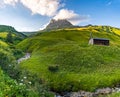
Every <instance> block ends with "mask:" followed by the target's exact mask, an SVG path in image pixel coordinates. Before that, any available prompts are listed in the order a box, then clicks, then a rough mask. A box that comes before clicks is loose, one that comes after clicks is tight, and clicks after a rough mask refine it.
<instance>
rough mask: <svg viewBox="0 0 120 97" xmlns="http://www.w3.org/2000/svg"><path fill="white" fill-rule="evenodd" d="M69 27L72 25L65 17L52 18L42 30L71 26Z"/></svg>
mask: <svg viewBox="0 0 120 97" xmlns="http://www.w3.org/2000/svg"><path fill="white" fill-rule="evenodd" d="M71 27H74V26H73V25H72V24H71V23H70V22H69V21H67V20H66V19H64V20H54V19H52V20H51V21H50V23H49V24H48V25H47V27H46V28H45V29H44V30H56V29H63V28H71Z"/></svg>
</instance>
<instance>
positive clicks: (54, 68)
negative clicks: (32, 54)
mask: <svg viewBox="0 0 120 97" xmlns="http://www.w3.org/2000/svg"><path fill="white" fill-rule="evenodd" d="M58 69H59V68H58V66H57V65H55V66H49V67H48V70H49V71H51V72H57V71H58Z"/></svg>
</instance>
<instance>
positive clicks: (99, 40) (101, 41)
mask: <svg viewBox="0 0 120 97" xmlns="http://www.w3.org/2000/svg"><path fill="white" fill-rule="evenodd" d="M89 44H91V45H94V44H95V45H106V46H109V44H110V43H109V39H105V38H90V40H89Z"/></svg>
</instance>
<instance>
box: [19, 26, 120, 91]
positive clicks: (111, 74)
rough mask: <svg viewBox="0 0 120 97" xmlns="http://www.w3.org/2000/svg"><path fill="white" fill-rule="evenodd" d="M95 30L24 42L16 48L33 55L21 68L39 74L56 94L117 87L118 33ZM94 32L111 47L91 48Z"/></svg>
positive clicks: (59, 33) (54, 33) (47, 35)
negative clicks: (106, 39) (91, 35)
mask: <svg viewBox="0 0 120 97" xmlns="http://www.w3.org/2000/svg"><path fill="white" fill-rule="evenodd" d="M95 28H96V27H95ZM95 28H93V27H92V28H87V29H83V28H82V29H76V28H75V29H68V30H59V31H52V32H45V33H41V34H38V35H36V36H33V37H31V38H28V39H26V40H24V41H23V42H21V43H20V44H18V45H17V47H18V48H21V49H23V50H24V51H27V52H31V53H32V55H31V58H30V59H29V60H27V61H24V62H22V63H21V65H20V66H21V68H22V69H23V70H27V71H29V72H31V73H33V74H37V76H38V78H40V79H42V82H43V83H45V84H47V85H48V86H49V88H50V89H51V90H52V91H56V92H63V91H78V90H81V89H82V90H86V91H94V90H95V89H97V88H102V87H107V86H110V87H112V86H114V85H116V84H118V83H119V82H120V65H119V64H120V48H119V46H120V37H119V35H118V34H116V33H118V31H119V30H118V29H117V32H114V31H113V30H115V29H107V30H106V28H104V29H103V30H100V29H101V28H99V27H97V28H96V29H95ZM91 29H92V31H93V34H94V37H100V38H108V39H110V46H90V45H88V40H89V34H90V32H91ZM111 30H112V31H111Z"/></svg>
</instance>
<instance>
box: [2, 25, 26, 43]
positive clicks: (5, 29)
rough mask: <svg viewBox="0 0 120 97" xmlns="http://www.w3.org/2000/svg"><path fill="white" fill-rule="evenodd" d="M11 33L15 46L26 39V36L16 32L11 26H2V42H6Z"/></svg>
mask: <svg viewBox="0 0 120 97" xmlns="http://www.w3.org/2000/svg"><path fill="white" fill-rule="evenodd" d="M9 33H11V35H12V40H13V43H15V44H17V43H18V42H20V41H21V40H23V39H25V38H26V35H24V34H22V33H20V32H18V31H16V30H15V29H14V28H13V27H11V26H5V25H0V40H2V41H5V42H6V41H7V40H6V38H7V35H8V34H9Z"/></svg>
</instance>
